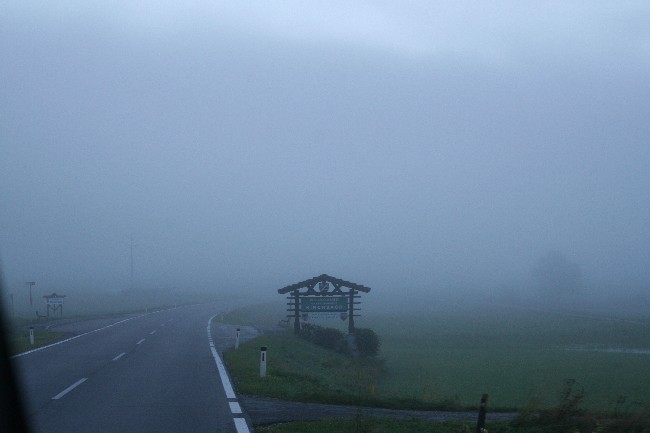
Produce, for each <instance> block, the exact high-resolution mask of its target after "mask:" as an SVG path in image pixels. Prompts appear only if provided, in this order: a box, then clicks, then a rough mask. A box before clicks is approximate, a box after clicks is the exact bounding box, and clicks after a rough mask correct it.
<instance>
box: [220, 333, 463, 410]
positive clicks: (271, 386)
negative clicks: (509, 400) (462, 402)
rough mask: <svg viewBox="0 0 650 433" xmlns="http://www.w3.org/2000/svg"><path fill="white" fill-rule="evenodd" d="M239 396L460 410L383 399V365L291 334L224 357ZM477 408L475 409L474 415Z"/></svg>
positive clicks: (454, 406)
mask: <svg viewBox="0 0 650 433" xmlns="http://www.w3.org/2000/svg"><path fill="white" fill-rule="evenodd" d="M260 346H266V347H267V348H268V352H267V363H268V364H267V376H266V377H265V378H260V377H259V348H260ZM224 357H225V360H226V363H227V364H228V368H229V369H230V371H231V373H232V375H233V377H234V381H235V386H236V387H237V390H238V392H240V393H243V394H249V395H257V396H265V397H275V398H280V399H284V400H292V401H302V402H318V403H331V404H344V405H359V406H369V407H384V408H392V409H422V410H460V409H466V408H464V407H461V406H459V405H458V404H457V403H456V402H454V401H450V400H444V399H441V400H437V401H418V400H411V399H401V398H395V397H391V396H385V395H379V394H377V391H376V390H377V383H378V382H379V381H380V379H381V376H382V374H383V372H384V367H383V361H381V360H378V359H372V358H351V357H348V356H345V355H341V354H338V353H335V352H331V351H328V350H326V349H323V348H321V347H319V346H316V345H315V344H313V343H310V342H307V341H305V340H302V339H300V338H297V337H295V336H293V335H291V334H289V333H287V334H274V335H262V336H260V337H258V338H255V339H253V340H251V341H249V342H247V343H245V344H242V345H241V346H240V348H239V349H238V350H234V349H231V350H229V351H227V352H226V353H225V355H224ZM474 409H475V408H474V407H473V408H472V410H474Z"/></svg>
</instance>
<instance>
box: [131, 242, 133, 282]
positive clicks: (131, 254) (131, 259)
mask: <svg viewBox="0 0 650 433" xmlns="http://www.w3.org/2000/svg"><path fill="white" fill-rule="evenodd" d="M131 290H133V236H131Z"/></svg>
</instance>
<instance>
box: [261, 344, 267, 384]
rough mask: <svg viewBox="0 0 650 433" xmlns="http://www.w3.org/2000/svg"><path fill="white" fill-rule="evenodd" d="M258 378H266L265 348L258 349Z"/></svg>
mask: <svg viewBox="0 0 650 433" xmlns="http://www.w3.org/2000/svg"><path fill="white" fill-rule="evenodd" d="M260 377H266V346H262V347H260Z"/></svg>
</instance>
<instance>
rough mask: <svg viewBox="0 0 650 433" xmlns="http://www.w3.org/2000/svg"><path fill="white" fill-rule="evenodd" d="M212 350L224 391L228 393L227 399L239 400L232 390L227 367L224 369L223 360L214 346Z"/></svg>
mask: <svg viewBox="0 0 650 433" xmlns="http://www.w3.org/2000/svg"><path fill="white" fill-rule="evenodd" d="M210 350H211V351H212V356H213V357H214V361H215V362H216V363H217V369H218V370H219V376H220V377H221V383H222V384H223V390H224V391H226V398H237V396H236V395H235V391H234V390H233V389H232V385H231V384H230V379H229V378H228V373H227V372H226V367H224V365H223V362H222V361H221V358H220V357H219V354H218V353H217V349H215V348H214V346H211V347H210Z"/></svg>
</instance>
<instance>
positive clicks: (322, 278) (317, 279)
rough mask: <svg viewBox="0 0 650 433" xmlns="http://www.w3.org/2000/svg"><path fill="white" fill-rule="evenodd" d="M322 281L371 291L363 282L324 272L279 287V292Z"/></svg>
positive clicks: (361, 290)
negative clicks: (331, 275)
mask: <svg viewBox="0 0 650 433" xmlns="http://www.w3.org/2000/svg"><path fill="white" fill-rule="evenodd" d="M321 282H323V283H325V282H328V283H332V285H334V287H336V288H339V287H348V288H350V289H354V290H358V291H359V292H364V293H368V292H369V291H370V287H366V286H362V285H361V284H356V283H351V282H350V281H345V280H341V279H339V278H334V277H330V276H329V275H327V274H322V275H319V276H318V277H314V278H310V279H308V280H305V281H301V282H299V283H295V284H291V285H289V286H287V287H283V288H281V289H278V293H279V294H281V295H282V294H284V293H289V292H293V291H294V290H299V289H302V288H303V287H309V288H312V287H314V286H315V285H316V284H318V283H321Z"/></svg>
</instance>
